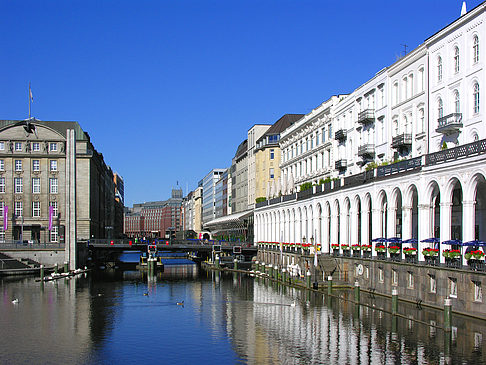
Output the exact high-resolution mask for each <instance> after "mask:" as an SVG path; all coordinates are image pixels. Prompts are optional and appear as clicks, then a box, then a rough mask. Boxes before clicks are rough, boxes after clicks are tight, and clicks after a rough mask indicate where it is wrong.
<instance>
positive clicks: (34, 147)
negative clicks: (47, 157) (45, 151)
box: [32, 142, 40, 152]
mask: <svg viewBox="0 0 486 365" xmlns="http://www.w3.org/2000/svg"><path fill="white" fill-rule="evenodd" d="M32 151H34V152H39V151H40V143H39V142H33V143H32Z"/></svg>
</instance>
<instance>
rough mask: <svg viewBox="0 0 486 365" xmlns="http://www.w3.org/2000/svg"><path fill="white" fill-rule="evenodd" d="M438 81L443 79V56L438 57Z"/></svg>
mask: <svg viewBox="0 0 486 365" xmlns="http://www.w3.org/2000/svg"><path fill="white" fill-rule="evenodd" d="M437 81H438V82H441V81H442V57H440V56H439V58H437Z"/></svg>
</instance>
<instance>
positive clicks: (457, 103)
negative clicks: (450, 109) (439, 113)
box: [454, 90, 461, 113]
mask: <svg viewBox="0 0 486 365" xmlns="http://www.w3.org/2000/svg"><path fill="white" fill-rule="evenodd" d="M454 110H455V112H456V113H460V112H461V100H460V98H459V91H457V90H454Z"/></svg>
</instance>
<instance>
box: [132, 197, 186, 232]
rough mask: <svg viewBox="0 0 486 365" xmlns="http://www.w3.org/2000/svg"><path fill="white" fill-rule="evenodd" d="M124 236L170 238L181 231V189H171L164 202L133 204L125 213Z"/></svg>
mask: <svg viewBox="0 0 486 365" xmlns="http://www.w3.org/2000/svg"><path fill="white" fill-rule="evenodd" d="M124 226H125V232H124V233H125V235H126V236H128V237H134V238H135V237H137V238H142V239H144V238H145V239H148V238H171V237H173V235H174V234H175V233H176V232H179V231H182V230H183V221H182V189H172V194H171V197H170V198H169V199H167V200H164V201H155V202H146V203H138V204H134V205H133V207H132V208H131V209H129V211H128V212H126V213H125V225H124Z"/></svg>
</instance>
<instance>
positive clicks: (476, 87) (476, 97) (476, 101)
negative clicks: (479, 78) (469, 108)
mask: <svg viewBox="0 0 486 365" xmlns="http://www.w3.org/2000/svg"><path fill="white" fill-rule="evenodd" d="M473 99H474V114H477V113H479V84H478V83H477V82H476V83H475V84H474V87H473Z"/></svg>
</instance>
